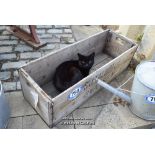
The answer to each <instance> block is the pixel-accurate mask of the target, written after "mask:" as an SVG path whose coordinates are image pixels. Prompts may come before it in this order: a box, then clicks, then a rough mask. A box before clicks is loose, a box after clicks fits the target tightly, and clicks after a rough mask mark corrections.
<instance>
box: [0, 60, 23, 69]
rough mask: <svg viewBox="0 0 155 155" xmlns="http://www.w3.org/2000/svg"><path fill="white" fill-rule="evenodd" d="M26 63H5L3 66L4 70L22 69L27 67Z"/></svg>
mask: <svg viewBox="0 0 155 155" xmlns="http://www.w3.org/2000/svg"><path fill="white" fill-rule="evenodd" d="M25 64H26V61H18V62H7V63H4V64H3V66H2V70H6V69H17V68H20V67H21V66H23V65H25Z"/></svg>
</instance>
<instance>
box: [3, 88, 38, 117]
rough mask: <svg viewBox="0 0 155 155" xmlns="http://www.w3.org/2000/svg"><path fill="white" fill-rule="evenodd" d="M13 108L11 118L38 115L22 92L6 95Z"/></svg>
mask: <svg viewBox="0 0 155 155" xmlns="http://www.w3.org/2000/svg"><path fill="white" fill-rule="evenodd" d="M5 95H6V98H7V99H8V102H9V105H10V108H11V117H18V116H25V115H32V114H36V112H35V110H34V109H33V108H32V107H31V106H30V104H29V103H28V102H27V101H26V100H25V99H24V97H23V94H22V92H21V91H16V92H11V93H5Z"/></svg>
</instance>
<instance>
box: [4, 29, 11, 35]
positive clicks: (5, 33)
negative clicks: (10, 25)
mask: <svg viewBox="0 0 155 155" xmlns="http://www.w3.org/2000/svg"><path fill="white" fill-rule="evenodd" d="M2 35H11V33H10V32H9V31H7V30H4V31H3V32H2Z"/></svg>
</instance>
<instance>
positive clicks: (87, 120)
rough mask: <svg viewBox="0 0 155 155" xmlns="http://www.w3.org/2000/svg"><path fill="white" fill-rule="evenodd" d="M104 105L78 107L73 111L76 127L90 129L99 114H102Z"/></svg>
mask: <svg viewBox="0 0 155 155" xmlns="http://www.w3.org/2000/svg"><path fill="white" fill-rule="evenodd" d="M102 108H103V106H97V107H90V108H82V109H76V110H75V111H74V112H73V117H74V121H75V128H76V129H90V128H91V127H92V125H93V124H95V120H96V118H97V116H98V115H99V114H100V112H101V110H102Z"/></svg>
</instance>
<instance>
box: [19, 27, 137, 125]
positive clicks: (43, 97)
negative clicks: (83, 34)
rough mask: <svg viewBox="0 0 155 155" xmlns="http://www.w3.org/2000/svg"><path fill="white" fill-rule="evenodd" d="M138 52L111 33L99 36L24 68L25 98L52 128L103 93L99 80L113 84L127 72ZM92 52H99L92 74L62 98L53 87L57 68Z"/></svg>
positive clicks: (131, 42) (22, 76)
mask: <svg viewBox="0 0 155 155" xmlns="http://www.w3.org/2000/svg"><path fill="white" fill-rule="evenodd" d="M136 49H137V45H136V44H135V43H134V42H133V41H131V40H129V39H128V38H126V37H123V36H121V35H118V34H116V33H114V32H112V31H110V30H106V31H103V32H100V33H98V34H95V35H93V36H91V37H89V38H87V39H84V40H81V41H78V42H76V43H74V44H72V45H69V46H67V47H65V48H63V49H60V50H57V51H55V52H52V53H50V54H48V55H46V56H44V57H42V58H40V59H38V60H35V61H32V62H30V63H29V64H27V65H25V66H23V67H22V68H20V69H19V76H20V81H21V86H22V91H23V95H24V97H25V99H26V100H27V101H28V102H29V103H30V104H31V105H32V106H33V108H35V110H36V111H37V112H38V113H39V115H40V116H41V117H42V118H43V119H44V121H45V122H46V123H47V124H48V125H49V126H50V127H51V126H53V125H55V124H57V123H58V122H59V121H60V120H61V119H62V118H63V117H65V116H67V115H68V114H69V113H71V112H72V111H73V110H75V109H76V108H78V107H79V106H80V105H81V104H82V103H84V102H85V101H86V100H87V99H88V98H89V97H90V96H92V95H93V94H94V93H95V92H97V91H98V90H99V89H100V86H98V85H97V80H96V78H99V79H102V80H104V81H106V82H110V81H111V80H113V79H114V78H115V77H116V76H117V75H118V74H120V73H121V72H122V71H123V70H125V69H126V68H127V66H128V65H129V63H130V61H131V59H132V57H133V54H134V53H135V51H136ZM92 52H95V63H94V65H93V67H92V69H91V71H90V74H89V75H88V76H87V77H85V78H84V79H82V80H81V81H79V82H78V83H77V84H75V85H74V86H72V87H70V88H69V89H67V90H66V91H64V92H62V93H60V94H59V93H58V92H57V91H56V89H55V88H54V86H53V83H52V77H53V74H54V72H55V69H56V67H57V66H58V65H59V64H61V63H62V62H64V61H67V60H71V59H77V53H81V54H84V55H87V54H90V53H92Z"/></svg>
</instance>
